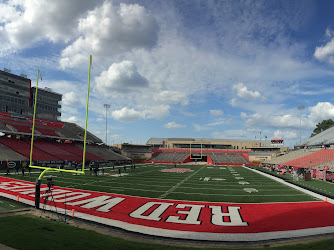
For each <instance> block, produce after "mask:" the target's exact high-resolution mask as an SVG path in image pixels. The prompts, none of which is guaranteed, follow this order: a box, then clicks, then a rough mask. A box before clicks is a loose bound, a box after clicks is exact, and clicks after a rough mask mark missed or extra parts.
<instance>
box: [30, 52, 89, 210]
mask: <svg viewBox="0 0 334 250" xmlns="http://www.w3.org/2000/svg"><path fill="white" fill-rule="evenodd" d="M91 67H92V56H91V55H90V56H89V70H88V84H87V85H88V86H87V103H86V121H85V135H84V148H83V155H82V169H81V171H75V170H66V169H58V168H50V167H41V166H35V165H33V161H32V155H33V147H34V133H35V119H36V107H37V92H38V79H39V75H40V72H39V70H37V81H36V91H35V102H34V116H33V125H32V132H31V145H30V164H29V167H30V168H37V169H44V171H42V173H41V174H40V175H39V177H38V178H37V179H36V188H35V207H36V208H39V203H40V195H41V193H40V192H41V184H42V177H43V175H44V174H45V173H46V172H48V171H58V172H70V173H79V174H84V173H85V161H86V138H87V120H88V103H89V87H90V71H91Z"/></svg>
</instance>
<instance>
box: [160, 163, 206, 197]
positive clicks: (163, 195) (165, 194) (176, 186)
mask: <svg viewBox="0 0 334 250" xmlns="http://www.w3.org/2000/svg"><path fill="white" fill-rule="evenodd" d="M202 169H204V167H201V168H200V169H198V170H197V171H196V172H194V173H192V174H191V175H189V176H188V177H187V178H185V179H183V180H182V181H180V182H179V183H177V184H176V185H175V186H173V187H172V188H170V189H169V190H168V191H166V192H165V193H164V194H162V195H160V196H159V198H165V197H166V196H167V195H168V194H169V193H171V192H173V191H174V190H175V189H177V188H178V187H179V186H180V185H182V183H184V182H185V181H186V180H188V179H190V178H191V177H192V176H193V175H195V174H197V173H198V172H200V171H201V170H202Z"/></svg>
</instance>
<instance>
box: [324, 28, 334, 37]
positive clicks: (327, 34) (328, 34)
mask: <svg viewBox="0 0 334 250" xmlns="http://www.w3.org/2000/svg"><path fill="white" fill-rule="evenodd" d="M325 35H326V37H329V38H330V37H333V35H334V32H333V30H332V29H331V28H330V27H327V29H326V31H325Z"/></svg>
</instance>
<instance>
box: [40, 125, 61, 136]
mask: <svg viewBox="0 0 334 250" xmlns="http://www.w3.org/2000/svg"><path fill="white" fill-rule="evenodd" d="M35 130H37V131H38V132H40V133H41V134H42V135H48V136H55V137H59V135H58V134H56V132H55V131H54V130H53V129H46V128H40V127H35Z"/></svg>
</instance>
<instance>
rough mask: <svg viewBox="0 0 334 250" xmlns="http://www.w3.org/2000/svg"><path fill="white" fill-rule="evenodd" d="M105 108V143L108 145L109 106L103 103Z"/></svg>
mask: <svg viewBox="0 0 334 250" xmlns="http://www.w3.org/2000/svg"><path fill="white" fill-rule="evenodd" d="M103 106H104V107H105V109H106V145H108V109H109V108H110V105H109V104H104V105H103Z"/></svg>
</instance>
